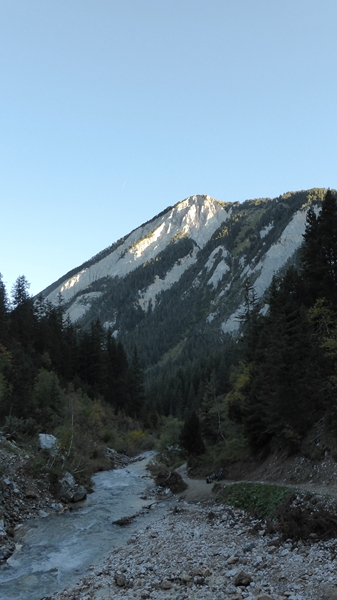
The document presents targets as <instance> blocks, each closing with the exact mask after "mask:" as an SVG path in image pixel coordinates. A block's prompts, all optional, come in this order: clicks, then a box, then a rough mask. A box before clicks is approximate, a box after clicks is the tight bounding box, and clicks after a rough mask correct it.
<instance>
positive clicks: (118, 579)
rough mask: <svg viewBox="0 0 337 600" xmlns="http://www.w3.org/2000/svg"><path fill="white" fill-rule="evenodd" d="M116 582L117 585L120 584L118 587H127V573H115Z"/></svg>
mask: <svg viewBox="0 0 337 600" xmlns="http://www.w3.org/2000/svg"><path fill="white" fill-rule="evenodd" d="M115 582H116V585H118V587H125V586H126V577H125V575H119V574H116V575H115Z"/></svg>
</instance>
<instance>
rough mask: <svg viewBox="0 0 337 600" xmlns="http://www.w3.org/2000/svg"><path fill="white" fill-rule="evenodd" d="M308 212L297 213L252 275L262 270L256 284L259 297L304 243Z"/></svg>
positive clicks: (253, 270) (252, 271)
mask: <svg viewBox="0 0 337 600" xmlns="http://www.w3.org/2000/svg"><path fill="white" fill-rule="evenodd" d="M306 217H307V210H299V211H297V212H296V213H295V214H294V216H293V218H292V220H291V221H290V223H289V225H287V227H286V228H285V230H284V231H283V233H282V235H281V237H280V239H279V241H278V242H277V244H273V245H272V246H271V247H270V249H269V250H268V252H267V253H266V254H265V256H264V258H263V260H262V263H258V264H257V265H256V266H255V267H254V269H252V270H251V271H250V273H254V272H256V271H259V270H260V269H261V273H260V275H259V277H258V278H257V280H256V281H255V283H254V289H255V292H256V294H257V297H261V296H262V294H263V293H264V292H265V291H266V289H267V287H268V286H269V285H270V284H271V281H272V279H273V276H274V275H275V274H276V273H277V272H278V271H279V270H280V269H281V268H282V267H283V266H284V265H285V264H286V262H287V260H289V258H291V257H292V256H293V254H294V253H295V251H296V250H298V248H299V247H300V245H301V244H302V242H303V233H304V231H305V222H306Z"/></svg>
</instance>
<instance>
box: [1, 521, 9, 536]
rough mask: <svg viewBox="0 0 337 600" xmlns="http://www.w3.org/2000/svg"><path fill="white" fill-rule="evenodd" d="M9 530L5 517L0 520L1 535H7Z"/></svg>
mask: <svg viewBox="0 0 337 600" xmlns="http://www.w3.org/2000/svg"><path fill="white" fill-rule="evenodd" d="M6 535H7V532H6V529H5V524H4V522H3V519H1V520H0V537H6Z"/></svg>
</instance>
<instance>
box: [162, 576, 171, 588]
mask: <svg viewBox="0 0 337 600" xmlns="http://www.w3.org/2000/svg"><path fill="white" fill-rule="evenodd" d="M171 587H172V583H171V581H168V579H164V580H163V581H162V582H161V584H160V588H161V589H162V590H170V589H171Z"/></svg>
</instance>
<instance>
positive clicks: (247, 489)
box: [217, 483, 293, 519]
mask: <svg viewBox="0 0 337 600" xmlns="http://www.w3.org/2000/svg"><path fill="white" fill-rule="evenodd" d="M292 493H293V490H291V489H290V488H286V487H282V486H279V485H269V484H264V483H234V484H231V485H226V486H225V487H224V489H223V490H222V492H221V493H220V494H219V495H218V496H217V501H218V502H221V503H222V504H225V505H229V506H234V507H235V508H241V509H242V510H246V511H250V512H253V513H254V514H255V515H256V516H257V517H258V518H260V519H263V518H265V517H269V518H272V517H275V515H276V511H277V509H278V508H279V507H280V506H281V505H282V504H283V503H284V502H285V501H286V499H287V498H288V497H290V496H291V495H292Z"/></svg>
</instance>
